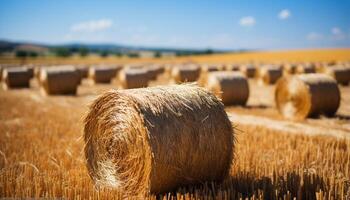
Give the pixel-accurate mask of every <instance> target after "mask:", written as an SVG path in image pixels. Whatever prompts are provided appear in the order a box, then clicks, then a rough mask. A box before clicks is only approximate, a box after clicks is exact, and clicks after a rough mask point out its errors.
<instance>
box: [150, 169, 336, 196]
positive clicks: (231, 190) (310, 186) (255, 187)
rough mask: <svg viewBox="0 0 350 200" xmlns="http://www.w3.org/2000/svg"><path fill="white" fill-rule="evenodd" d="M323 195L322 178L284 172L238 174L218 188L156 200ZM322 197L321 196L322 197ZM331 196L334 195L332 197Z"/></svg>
mask: <svg viewBox="0 0 350 200" xmlns="http://www.w3.org/2000/svg"><path fill="white" fill-rule="evenodd" d="M320 190H322V191H325V190H326V185H325V182H324V180H323V178H322V177H320V176H319V175H316V174H310V173H306V172H305V173H303V174H302V175H300V174H298V173H296V172H288V173H286V175H285V176H278V175H276V173H274V174H273V176H272V177H266V176H263V177H260V178H258V177H257V176H254V175H253V174H251V173H247V172H241V173H239V174H237V175H236V176H232V177H230V178H228V179H226V180H225V181H224V182H223V183H222V184H216V183H204V184H202V185H197V186H195V187H193V186H192V187H184V188H180V189H178V190H177V191H176V192H173V193H169V194H163V195H158V196H157V199H164V197H168V196H170V195H172V196H177V195H178V194H182V195H186V196H192V197H197V198H198V197H199V198H201V197H208V196H209V197H211V198H209V199H240V198H242V199H245V198H251V197H253V196H254V197H255V198H256V197H259V196H261V197H263V198H264V199H272V200H273V199H285V198H289V199H293V198H296V199H316V193H317V192H320ZM324 194H325V193H324ZM333 195H334V194H333Z"/></svg>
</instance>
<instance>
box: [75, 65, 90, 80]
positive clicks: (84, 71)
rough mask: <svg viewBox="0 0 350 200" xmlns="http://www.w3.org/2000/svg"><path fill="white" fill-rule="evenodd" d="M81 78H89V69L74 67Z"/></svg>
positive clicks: (86, 67)
mask: <svg viewBox="0 0 350 200" xmlns="http://www.w3.org/2000/svg"><path fill="white" fill-rule="evenodd" d="M76 69H77V71H78V72H79V74H80V76H81V78H87V77H88V76H89V67H88V66H78V67H76Z"/></svg>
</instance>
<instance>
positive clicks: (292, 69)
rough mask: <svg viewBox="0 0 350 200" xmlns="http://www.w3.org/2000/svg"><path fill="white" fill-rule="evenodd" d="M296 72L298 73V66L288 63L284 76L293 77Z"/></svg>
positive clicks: (284, 68) (284, 69) (285, 65)
mask: <svg viewBox="0 0 350 200" xmlns="http://www.w3.org/2000/svg"><path fill="white" fill-rule="evenodd" d="M296 72H297V65H296V64H290V63H286V64H284V65H283V73H284V75H292V74H296Z"/></svg>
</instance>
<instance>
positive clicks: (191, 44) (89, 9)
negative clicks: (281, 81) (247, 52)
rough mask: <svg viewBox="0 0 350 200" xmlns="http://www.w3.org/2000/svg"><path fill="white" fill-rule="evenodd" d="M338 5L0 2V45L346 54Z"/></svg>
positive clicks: (330, 0)
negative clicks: (334, 49)
mask: <svg viewBox="0 0 350 200" xmlns="http://www.w3.org/2000/svg"><path fill="white" fill-rule="evenodd" d="M349 10H350V1H347V0H344V1H340V0H337V1H335V0H327V1H326V0H309V1H303V0H292V1H283V0H267V1H261V0H244V1H235V0H218V1H213V0H196V1H186V0H176V1H161V0H153V1H144V0H128V1H127V0H120V1H112V0H99V1H98V0H96V1H92V0H81V1H79V0H77V1H71V0H60V1H51V0H1V1H0V39H6V40H14V41H31V42H42V43H49V44H62V43H72V42H84V43H113V44H126V45H133V46H152V47H180V48H216V49H242V48H244V49H269V50H270V49H271V50H273V49H298V48H327V47H350V12H349Z"/></svg>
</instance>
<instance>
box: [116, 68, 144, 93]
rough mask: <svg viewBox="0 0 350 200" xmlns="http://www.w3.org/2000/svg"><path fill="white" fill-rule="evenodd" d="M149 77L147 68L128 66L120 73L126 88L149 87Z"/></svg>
mask: <svg viewBox="0 0 350 200" xmlns="http://www.w3.org/2000/svg"><path fill="white" fill-rule="evenodd" d="M149 78H150V77H149V74H148V71H147V69H136V68H128V69H124V70H123V71H122V72H121V73H120V75H119V80H120V82H121V85H122V87H123V88H124V89H130V88H142V87H147V86H148V81H149Z"/></svg>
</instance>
